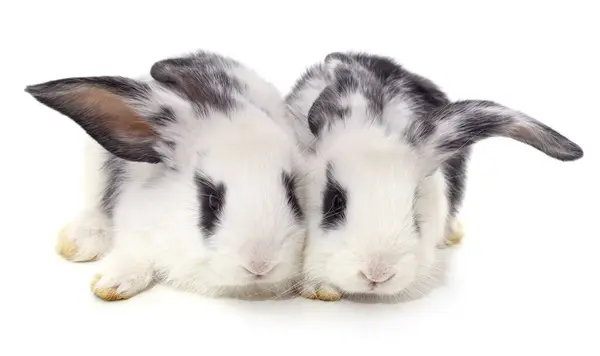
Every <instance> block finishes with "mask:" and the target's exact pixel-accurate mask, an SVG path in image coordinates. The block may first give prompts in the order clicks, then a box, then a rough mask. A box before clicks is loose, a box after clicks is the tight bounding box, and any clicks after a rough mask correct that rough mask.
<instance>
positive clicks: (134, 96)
mask: <svg viewBox="0 0 600 356" xmlns="http://www.w3.org/2000/svg"><path fill="white" fill-rule="evenodd" d="M149 90H150V89H149V88H148V87H147V86H146V85H144V84H143V83H139V82H137V81H135V80H132V79H128V78H123V77H86V78H83V77H80V78H65V79H59V80H53V81H49V82H45V83H40V84H36V85H30V86H27V87H26V88H25V91H26V92H27V93H29V94H31V95H32V96H33V97H34V98H35V99H36V100H37V101H39V102H40V103H42V104H44V105H46V106H48V107H49V108H51V109H53V110H56V111H58V112H59V113H61V114H63V115H65V116H67V117H69V118H70V119H72V120H73V121H74V122H75V123H77V124H78V125H79V126H80V127H81V128H83V129H84V130H85V131H86V132H87V133H88V134H89V135H90V136H91V137H92V138H93V139H94V140H96V141H97V142H98V143H99V144H100V145H102V146H103V147H104V148H105V149H106V150H107V151H109V152H110V153H112V154H114V155H115V156H117V157H120V158H122V159H126V160H129V161H137V162H148V163H158V162H160V160H161V159H160V155H159V154H158V153H157V152H156V151H155V149H154V146H155V143H156V140H157V138H158V136H157V134H156V132H155V131H154V130H153V128H152V126H151V125H150V124H149V123H148V122H147V121H146V120H145V119H144V118H143V117H142V116H141V115H140V113H139V112H138V111H137V110H136V109H135V106H136V105H138V106H139V105H143V103H144V102H145V100H147V97H148V94H149Z"/></svg>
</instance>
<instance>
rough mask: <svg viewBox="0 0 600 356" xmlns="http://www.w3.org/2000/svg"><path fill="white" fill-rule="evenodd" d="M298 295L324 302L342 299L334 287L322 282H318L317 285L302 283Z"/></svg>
mask: <svg viewBox="0 0 600 356" xmlns="http://www.w3.org/2000/svg"><path fill="white" fill-rule="evenodd" d="M300 295H301V296H302V297H304V298H307V299H316V300H322V301H325V302H337V301H339V300H340V299H342V294H341V293H340V292H339V291H338V290H337V289H336V288H334V287H332V286H330V285H328V284H324V283H320V284H319V285H314V284H307V285H304V286H303V287H302V290H301V292H300Z"/></svg>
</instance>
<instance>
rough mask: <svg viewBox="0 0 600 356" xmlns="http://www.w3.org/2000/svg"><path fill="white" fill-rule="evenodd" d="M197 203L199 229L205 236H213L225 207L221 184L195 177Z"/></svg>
mask: <svg viewBox="0 0 600 356" xmlns="http://www.w3.org/2000/svg"><path fill="white" fill-rule="evenodd" d="M195 180H196V187H197V190H198V203H199V205H200V221H199V222H198V227H200V228H201V229H202V230H203V231H204V232H205V233H206V234H207V236H211V235H212V234H214V232H215V230H216V228H217V226H218V225H219V223H220V221H221V215H222V213H223V208H224V206H225V196H226V189H225V185H224V184H223V183H214V182H213V181H212V180H211V179H209V178H207V177H206V176H202V175H196V177H195Z"/></svg>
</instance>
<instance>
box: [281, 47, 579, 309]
mask: <svg viewBox="0 0 600 356" xmlns="http://www.w3.org/2000/svg"><path fill="white" fill-rule="evenodd" d="M286 101H287V103H288V108H289V112H290V113H291V115H292V116H293V117H294V118H295V120H296V127H297V130H298V137H299V139H300V140H301V141H302V143H303V145H304V146H305V147H306V148H308V149H309V151H310V152H311V157H310V158H309V160H310V163H309V168H308V171H309V174H310V176H309V179H310V180H311V183H309V184H308V188H307V204H308V206H307V210H306V214H307V220H308V224H309V232H308V238H307V242H306V248H305V256H304V268H303V270H304V279H305V282H304V287H303V288H302V294H303V296H305V297H308V298H317V299H321V300H339V299H340V298H341V297H344V296H347V297H352V298H364V297H367V298H373V299H375V300H389V301H401V300H407V299H414V298H418V297H420V296H422V295H424V294H425V293H427V292H428V291H430V290H431V289H432V288H433V287H434V286H436V285H438V284H437V282H439V281H440V279H441V278H443V275H444V267H445V262H446V259H447V257H448V256H447V253H448V249H444V248H443V247H444V246H446V245H448V244H450V245H452V244H455V243H458V242H459V241H460V238H461V237H462V232H461V231H460V225H459V224H458V221H457V219H456V217H457V213H458V210H459V207H460V204H461V200H462V197H463V191H464V185H465V175H466V164H467V160H468V157H469V154H470V146H471V145H472V144H473V143H475V142H477V141H479V140H482V139H484V138H488V137H492V136H504V137H509V138H512V139H515V140H518V141H520V142H523V143H525V144H528V145H530V146H532V147H534V148H536V149H538V150H540V151H542V152H544V153H545V154H547V155H548V156H550V157H553V158H555V159H558V160H562V161H573V160H577V159H579V158H581V157H582V156H583V151H582V149H581V148H580V147H579V146H578V145H576V144H575V143H573V142H571V141H570V140H568V139H567V138H565V137H564V136H562V135H561V134H559V133H558V132H556V131H554V130H553V129H551V128H550V127H548V126H546V125H544V124H543V123H541V122H539V121H536V120H535V119H533V118H531V117H529V116H527V115H525V114H523V113H521V112H519V111H516V110H512V109H510V108H507V107H504V106H502V105H500V104H497V103H494V102H490V101H475V100H467V101H458V102H450V100H449V99H448V98H447V96H446V95H445V94H444V93H443V92H442V91H441V90H440V89H439V88H438V87H437V86H436V85H435V84H434V83H432V82H431V81H429V80H427V79H425V78H423V77H421V76H418V75H416V74H414V73H411V72H409V71H407V70H405V69H403V68H402V67H401V66H399V65H398V64H396V63H395V62H394V61H393V60H392V59H389V58H386V57H382V56H376V55H369V54H364V53H354V52H348V53H331V54H330V55H328V56H327V57H326V59H325V60H324V62H323V63H319V64H315V65H313V66H312V67H310V68H309V69H308V70H307V71H306V73H305V74H304V75H303V76H302V77H301V78H300V79H299V80H298V81H297V83H296V84H295V86H294V88H293V90H292V91H291V93H290V94H289V95H288V96H287V97H286Z"/></svg>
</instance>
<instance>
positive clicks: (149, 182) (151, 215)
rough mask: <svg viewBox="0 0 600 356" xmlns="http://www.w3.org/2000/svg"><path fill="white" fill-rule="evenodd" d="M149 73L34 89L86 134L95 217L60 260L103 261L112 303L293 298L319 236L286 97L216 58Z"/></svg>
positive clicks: (84, 212) (98, 287) (86, 211)
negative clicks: (174, 294)
mask: <svg viewBox="0 0 600 356" xmlns="http://www.w3.org/2000/svg"><path fill="white" fill-rule="evenodd" d="M149 74H150V75H149V76H148V75H146V76H143V77H139V78H137V79H131V78H126V77H119V76H97V77H74V78H64V79H58V80H52V81H48V82H44V83H40V84H35V85H29V86H27V87H26V89H25V91H26V92H27V93H29V94H30V95H31V96H33V98H35V99H36V100H37V101H38V102H39V103H41V104H43V105H45V106H47V107H49V108H51V109H53V110H55V111H56V112H58V113H60V114H62V115H64V116H66V117H68V118H69V119H71V121H72V122H74V123H76V124H77V125H79V127H81V128H82V129H83V130H84V131H85V133H86V134H87V135H86V138H87V142H86V151H85V161H86V162H85V184H84V197H83V198H84V199H83V208H82V209H81V211H80V212H79V214H78V215H77V216H76V217H74V218H73V219H72V221H70V222H69V223H68V224H67V225H66V226H65V228H64V229H63V230H62V231H61V232H60V234H59V237H58V242H57V250H58V252H59V253H60V254H61V255H62V256H63V257H65V258H66V259H68V260H71V261H76V262H79V261H90V260H99V259H102V262H103V267H102V269H100V270H99V273H97V274H96V275H94V277H93V278H92V282H91V289H92V291H93V293H94V294H95V295H96V296H97V297H99V298H101V299H104V300H106V301H113V300H125V299H129V298H131V297H133V296H135V295H137V294H139V293H140V292H142V291H143V290H145V289H147V288H148V287H150V285H151V284H153V282H157V283H163V284H167V285H170V286H172V287H175V288H179V289H183V290H187V291H192V292H195V293H200V294H203V295H206V296H212V297H219V296H224V297H239V298H252V297H253V296H257V295H258V296H260V295H263V294H264V295H265V296H270V295H273V293H275V294H276V295H279V294H280V293H285V291H286V290H288V289H289V288H290V287H291V286H292V285H293V284H294V280H295V279H297V278H298V276H299V274H300V272H301V256H302V254H301V251H302V247H303V243H304V239H305V235H306V229H307V227H306V224H305V219H304V209H303V207H302V194H301V184H300V183H299V179H300V178H301V176H300V175H299V174H298V172H299V167H300V163H301V162H302V154H301V152H300V150H299V146H298V145H297V144H296V143H295V141H294V132H293V129H292V128H291V126H290V125H289V123H288V122H287V121H286V119H285V112H286V110H285V103H284V98H283V95H282V94H280V93H279V91H278V90H277V89H276V88H275V87H274V86H273V85H272V84H270V83H268V82H267V81H266V80H264V79H262V78H261V77H259V75H258V74H257V73H255V72H254V71H253V70H251V69H249V68H247V67H246V66H244V65H243V64H241V63H240V62H239V61H238V60H236V59H233V58H229V57H226V56H223V55H220V54H216V53H212V52H209V51H204V50H199V51H197V52H194V53H191V54H186V55H183V56H181V57H172V58H167V59H164V60H161V61H158V62H156V63H155V64H153V65H152V67H151V70H150V73H149Z"/></svg>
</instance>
